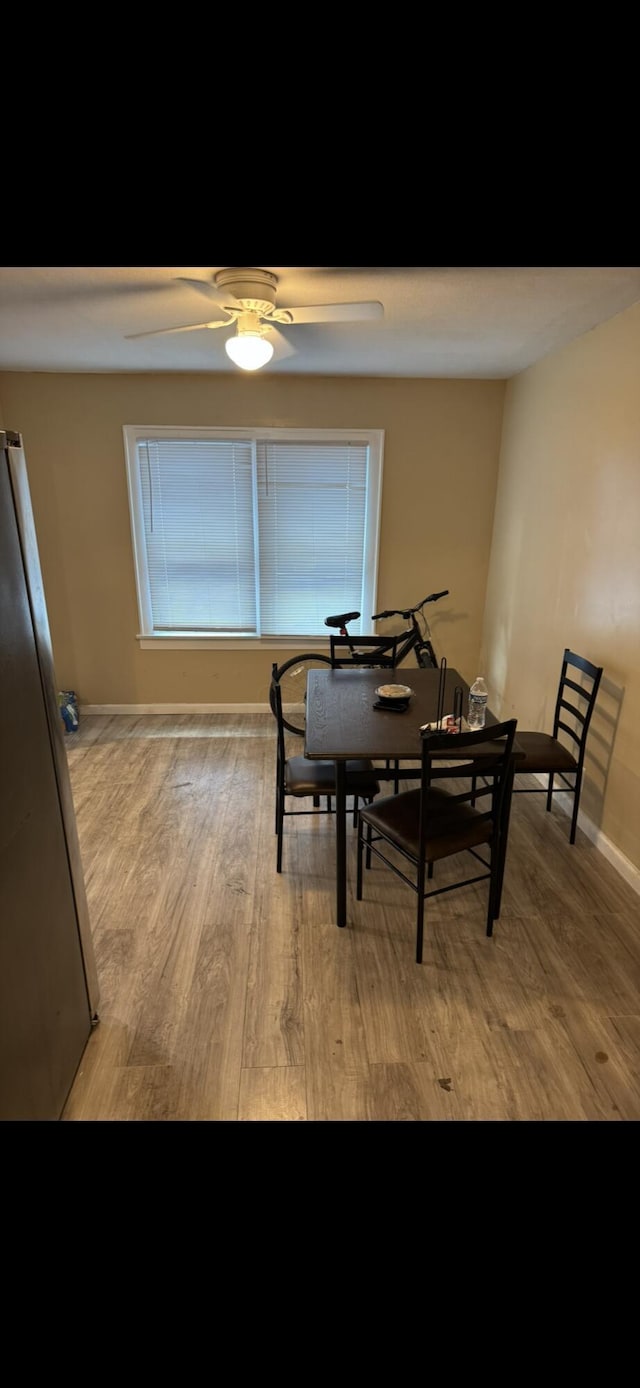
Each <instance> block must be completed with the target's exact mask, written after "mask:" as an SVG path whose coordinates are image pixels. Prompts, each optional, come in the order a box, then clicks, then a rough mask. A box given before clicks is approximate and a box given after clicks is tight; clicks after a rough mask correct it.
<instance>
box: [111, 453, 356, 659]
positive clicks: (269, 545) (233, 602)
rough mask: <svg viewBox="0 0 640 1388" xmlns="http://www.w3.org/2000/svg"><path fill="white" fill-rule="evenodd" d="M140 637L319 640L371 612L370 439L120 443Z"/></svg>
mask: <svg viewBox="0 0 640 1388" xmlns="http://www.w3.org/2000/svg"><path fill="white" fill-rule="evenodd" d="M124 437H125V453H126V460H127V475H128V483H129V501H130V506H131V523H132V533H133V548H134V559H135V566H136V580H137V587H138V604H139V611H140V635H141V637H147V638H149V639H150V640H151V641H152V642H153V643H154V644H155V643H156V642H157V641H161V640H163V639H164V640H166V641H173V642H174V643H175V642H176V641H177V640H179V639H180V638H182V639H186V641H187V642H188V644H191V643H192V642H193V641H194V640H196V639H198V638H200V639H205V640H206V641H207V642H209V641H216V642H220V641H223V640H224V639H227V640H229V639H232V640H233V641H234V643H235V641H240V642H245V641H247V640H254V641H255V640H260V639H263V640H265V641H268V640H269V639H271V640H272V641H273V640H275V639H277V638H282V637H285V638H286V637H291V638H294V637H295V638H296V643H297V641H298V640H300V639H301V638H303V637H304V638H309V637H311V638H312V637H314V636H316V637H319V636H322V638H323V640H325V641H326V639H327V629H326V627H325V625H324V619H325V617H326V616H328V615H329V614H330V613H332V612H342V611H348V610H352V611H356V610H359V611H360V612H361V613H362V614H363V619H362V622H361V623H360V624H358V623H356V624H355V626H354V630H355V631H356V632H357V630H358V627H360V629H361V630H367V629H368V624H369V622H370V618H371V613H372V612H373V611H374V610H375V595H376V579H377V556H378V531H379V518H380V496H381V478H382V442H383V433H382V431H381V430H372V431H370V432H368V431H363V430H355V431H348V432H347V431H345V430H290V429H268V430H251V429H247V430H240V429H167V428H155V429H154V428H148V429H145V428H138V427H135V428H134V427H133V426H127V427H125V430H124Z"/></svg>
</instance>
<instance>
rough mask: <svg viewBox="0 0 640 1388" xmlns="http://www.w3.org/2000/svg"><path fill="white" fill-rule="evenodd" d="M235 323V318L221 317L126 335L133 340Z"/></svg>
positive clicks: (223, 326)
mask: <svg viewBox="0 0 640 1388" xmlns="http://www.w3.org/2000/svg"><path fill="white" fill-rule="evenodd" d="M232 323H233V318H220V319H219V320H218V321H217V322H215V323H185V325H184V327H182V328H154V330H153V332H149V333H125V337H126V338H127V340H128V341H129V342H132V341H133V339H134V338H135V337H164V335H165V333H193V332H195V331H196V329H197V328H228V327H230V325H231V324H232Z"/></svg>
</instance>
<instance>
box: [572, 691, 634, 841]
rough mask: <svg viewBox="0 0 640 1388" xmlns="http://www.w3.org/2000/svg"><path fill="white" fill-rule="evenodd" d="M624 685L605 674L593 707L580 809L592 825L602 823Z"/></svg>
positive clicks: (598, 825)
mask: <svg viewBox="0 0 640 1388" xmlns="http://www.w3.org/2000/svg"><path fill="white" fill-rule="evenodd" d="M623 699H624V687H623V686H622V685H618V684H614V682H613V680H610V679H607V677H606V675H604V674H603V676H602V679H601V681H600V688H599V690H598V698H597V701H596V705H595V708H594V710H593V717H592V719H591V726H590V728H589V735H588V740H587V750H586V754H585V759H584V780H583V783H582V796H581V808H583V809H584V811H585V813H586V814H587V815H588V816H589V819H590V820H591V821H592V823H593V824H595V825H597V827H598V828H599V827H600V826H601V824H602V811H603V807H604V801H605V795H606V789H607V780H608V777H609V769H610V766H611V758H612V756H613V748H614V744H615V740H616V733H617V730H618V724H619V722H620V714H621V711H622V701H623Z"/></svg>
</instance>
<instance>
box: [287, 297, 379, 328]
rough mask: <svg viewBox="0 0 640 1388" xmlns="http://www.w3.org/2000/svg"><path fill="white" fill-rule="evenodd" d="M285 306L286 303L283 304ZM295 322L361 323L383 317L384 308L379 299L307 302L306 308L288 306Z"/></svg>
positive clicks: (288, 311)
mask: <svg viewBox="0 0 640 1388" xmlns="http://www.w3.org/2000/svg"><path fill="white" fill-rule="evenodd" d="M283 307H284V305H283ZM286 312H287V313H290V314H291V319H292V322H293V323H360V322H365V320H368V319H372V318H382V317H383V316H384V308H383V305H382V304H381V303H378V300H377V299H370V300H369V301H366V300H365V301H363V302H362V303H360V304H307V305H306V306H305V307H304V308H289V307H288V306H287V307H286Z"/></svg>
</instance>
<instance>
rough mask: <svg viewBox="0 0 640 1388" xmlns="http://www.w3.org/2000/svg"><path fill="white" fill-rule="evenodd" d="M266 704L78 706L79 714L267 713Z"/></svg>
mask: <svg viewBox="0 0 640 1388" xmlns="http://www.w3.org/2000/svg"><path fill="white" fill-rule="evenodd" d="M269 712H270V709H269V705H268V704H80V713H110V714H116V713H133V714H136V713H138V714H143V713H159V714H165V715H167V714H171V713H269Z"/></svg>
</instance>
